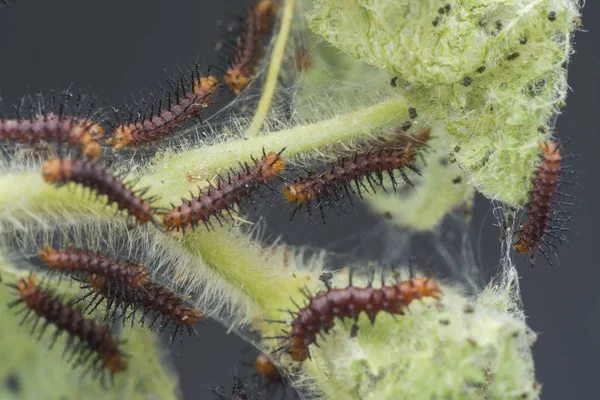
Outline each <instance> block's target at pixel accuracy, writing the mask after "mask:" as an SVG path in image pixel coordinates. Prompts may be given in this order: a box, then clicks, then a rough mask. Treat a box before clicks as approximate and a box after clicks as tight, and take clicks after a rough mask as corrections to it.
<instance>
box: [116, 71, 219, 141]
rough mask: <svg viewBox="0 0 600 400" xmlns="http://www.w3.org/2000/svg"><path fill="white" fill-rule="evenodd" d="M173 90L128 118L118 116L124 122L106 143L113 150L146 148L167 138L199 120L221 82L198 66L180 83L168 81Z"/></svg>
mask: <svg viewBox="0 0 600 400" xmlns="http://www.w3.org/2000/svg"><path fill="white" fill-rule="evenodd" d="M167 83H168V84H169V86H170V88H171V91H168V92H166V93H165V94H164V96H163V98H161V99H155V101H154V104H152V105H151V106H148V105H147V104H146V103H144V102H143V103H142V105H141V106H140V105H138V104H136V106H138V107H137V108H139V109H133V110H132V109H130V108H128V111H129V116H125V114H124V113H123V112H121V115H118V114H117V112H116V110H115V114H116V117H117V119H118V120H121V121H124V122H122V123H119V124H118V125H117V126H115V127H114V130H113V132H112V135H111V137H110V138H109V139H108V140H107V141H106V143H107V144H110V145H113V146H114V149H113V150H114V151H118V150H121V149H123V148H128V147H137V146H140V145H146V144H149V143H151V142H154V141H156V140H159V139H162V138H164V137H166V136H169V135H173V134H175V132H176V131H177V129H179V127H180V126H181V125H182V124H183V123H185V122H186V121H187V120H189V119H193V118H199V117H200V112H201V111H202V110H203V109H204V108H206V107H207V106H208V105H210V104H212V103H213V100H212V97H213V95H214V94H215V92H216V90H217V87H218V84H219V82H218V80H217V78H216V77H214V76H212V75H206V76H202V75H201V74H200V72H199V69H198V66H196V67H195V68H192V69H191V71H190V73H189V76H188V75H186V74H184V73H182V74H181V75H180V77H179V80H178V81H174V80H167Z"/></svg>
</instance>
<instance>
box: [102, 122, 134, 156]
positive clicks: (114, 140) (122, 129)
mask: <svg viewBox="0 0 600 400" xmlns="http://www.w3.org/2000/svg"><path fill="white" fill-rule="evenodd" d="M131 134H132V129H131V128H130V127H129V126H127V125H121V126H118V127H117V128H116V129H115V130H114V131H113V133H112V137H111V138H110V139H108V140H107V141H106V143H107V144H110V145H113V146H114V148H113V151H119V150H121V149H122V148H123V147H127V146H129V144H130V143H131Z"/></svg>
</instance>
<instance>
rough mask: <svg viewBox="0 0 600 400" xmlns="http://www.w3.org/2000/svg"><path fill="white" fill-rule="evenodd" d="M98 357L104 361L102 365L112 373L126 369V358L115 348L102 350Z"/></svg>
mask: <svg viewBox="0 0 600 400" xmlns="http://www.w3.org/2000/svg"><path fill="white" fill-rule="evenodd" d="M100 359H101V360H102V361H103V362H104V366H105V367H106V368H108V370H109V371H110V372H112V373H113V374H116V373H118V372H121V371H124V370H125V369H127V360H126V359H125V358H123V356H122V355H121V353H119V352H118V351H117V350H113V351H104V352H102V353H101V354H100Z"/></svg>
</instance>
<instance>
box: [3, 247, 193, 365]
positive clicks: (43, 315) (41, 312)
mask: <svg viewBox="0 0 600 400" xmlns="http://www.w3.org/2000/svg"><path fill="white" fill-rule="evenodd" d="M40 258H41V260H42V261H43V262H44V264H45V265H46V267H47V268H48V269H49V270H50V272H54V273H60V274H68V275H70V276H72V277H73V278H75V279H80V280H81V279H83V280H85V281H87V282H89V287H90V288H91V290H90V292H89V293H88V294H86V295H85V296H83V297H82V298H80V299H79V300H78V301H77V302H76V303H78V302H79V301H81V300H83V299H85V298H88V297H90V296H93V297H92V301H91V302H90V303H89V305H88V307H86V308H85V309H82V307H80V306H77V305H76V303H65V302H64V301H63V300H62V299H61V298H60V297H58V296H57V295H55V294H54V293H53V291H51V290H49V289H43V288H41V287H40V285H38V284H37V283H36V282H35V281H36V277H35V276H34V275H30V276H29V277H27V278H23V279H20V280H19V281H18V282H17V283H16V284H10V285H9V286H11V287H13V288H15V289H17V291H18V295H19V298H18V299H17V300H15V301H13V302H12V303H10V304H9V306H10V307H14V306H16V305H19V304H24V306H25V309H26V310H27V313H26V315H25V318H24V319H23V322H25V320H27V318H28V316H29V315H30V314H31V313H32V312H33V313H34V314H35V315H36V317H37V318H36V322H35V324H34V325H33V329H32V332H33V330H35V328H36V327H37V324H38V321H39V319H43V320H44V321H45V323H44V325H43V328H42V330H41V332H40V337H41V336H42V335H43V334H44V332H45V331H46V329H47V327H48V326H49V325H54V326H55V327H56V333H55V335H54V340H53V343H52V345H53V344H54V342H55V341H56V339H57V338H58V337H59V336H60V334H61V332H63V331H65V332H67V333H68V335H69V337H70V338H69V341H68V345H72V344H73V341H75V340H77V341H78V344H77V345H76V346H74V347H72V349H71V351H72V352H73V355H74V356H75V355H76V354H77V353H79V357H78V358H77V359H76V361H75V363H76V365H80V364H86V363H87V362H88V361H89V358H90V357H91V356H92V355H95V356H94V358H93V359H92V362H91V363H90V365H89V367H90V368H91V369H93V370H94V371H96V372H98V373H101V374H102V373H103V372H104V370H107V371H109V372H110V373H111V376H112V375H114V374H116V373H119V372H122V371H124V370H125V369H126V368H127V360H126V359H125V357H124V355H123V353H122V352H121V351H120V350H119V348H118V343H117V341H116V340H115V339H114V338H113V337H112V335H111V332H110V329H109V327H108V326H106V325H104V324H103V323H98V322H96V321H95V320H94V319H93V318H88V317H86V316H85V314H86V313H92V312H93V311H94V310H95V308H96V307H98V305H99V304H100V302H102V301H106V303H107V308H106V317H105V322H106V320H107V319H108V317H109V316H110V313H111V310H112V309H113V305H114V310H115V311H116V309H117V308H118V307H119V306H121V308H122V317H123V320H125V319H126V318H131V319H132V323H133V320H134V318H135V314H136V311H137V310H138V309H141V311H142V313H143V315H142V317H141V318H142V321H143V319H144V318H145V316H146V314H147V313H149V312H153V313H154V314H155V318H154V320H153V322H154V321H156V319H157V318H158V317H162V318H163V321H166V323H164V324H163V326H162V328H161V332H162V331H163V330H164V329H165V327H166V326H167V325H168V324H169V323H173V324H174V325H175V329H174V332H173V334H172V336H171V342H173V339H174V338H175V336H176V335H177V333H178V332H179V330H180V329H182V328H187V330H188V332H191V331H192V330H193V324H195V323H196V322H198V321H199V320H200V319H202V318H204V317H205V314H204V313H202V312H201V311H200V310H197V309H195V308H190V307H187V306H185V305H184V304H183V300H182V299H181V298H180V297H179V296H178V295H176V294H175V293H173V292H171V291H169V290H168V289H166V288H165V287H164V286H162V285H159V284H157V283H153V282H151V281H150V280H149V279H148V274H147V270H146V268H145V267H143V266H139V265H137V264H136V263H134V262H131V261H127V262H120V261H116V260H112V259H110V258H107V257H105V256H103V255H102V254H100V253H99V252H94V251H84V250H81V249H74V248H72V247H71V246H69V248H67V249H65V250H55V249H53V248H52V247H50V246H46V247H45V248H44V250H43V251H41V252H40ZM128 310H131V312H130V314H127V311H128ZM113 314H114V313H113ZM194 332H195V331H194Z"/></svg>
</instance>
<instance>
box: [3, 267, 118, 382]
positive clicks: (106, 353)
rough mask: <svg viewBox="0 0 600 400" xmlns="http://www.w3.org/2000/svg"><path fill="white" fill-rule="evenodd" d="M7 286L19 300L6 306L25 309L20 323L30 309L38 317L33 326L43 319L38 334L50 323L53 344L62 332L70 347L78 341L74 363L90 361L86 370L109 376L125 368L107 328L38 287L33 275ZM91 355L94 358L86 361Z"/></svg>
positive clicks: (27, 315) (28, 313) (42, 332)
mask: <svg viewBox="0 0 600 400" xmlns="http://www.w3.org/2000/svg"><path fill="white" fill-rule="evenodd" d="M9 286H11V287H13V288H15V289H17V290H18V292H19V299H17V300H15V301H13V302H11V303H10V304H9V307H15V306H17V305H19V304H24V305H25V307H26V309H27V313H26V314H25V317H24V319H23V322H25V320H27V318H28V317H29V315H30V314H31V312H33V313H34V314H35V315H36V316H37V319H36V323H35V324H34V329H35V327H37V321H38V320H39V319H44V320H45V324H44V325H43V327H42V329H41V333H40V337H41V336H42V335H43V334H44V332H45V331H46V329H47V327H48V326H49V325H50V324H52V325H54V326H55V327H56V333H55V334H54V338H53V341H52V345H54V343H55V342H56V339H58V337H59V336H60V335H61V333H62V332H63V331H65V332H67V334H68V335H69V342H68V343H69V345H71V346H72V345H73V341H74V340H77V341H78V342H79V343H78V344H77V345H75V346H73V347H72V348H71V351H72V352H73V353H74V354H77V353H79V357H78V358H77V359H76V361H75V366H78V365H81V364H85V363H87V362H89V363H90V364H89V366H88V369H92V370H94V371H95V372H98V373H102V372H103V371H104V370H108V371H109V372H110V373H111V375H112V374H116V373H119V372H121V371H124V370H125V369H126V368H127V360H126V359H125V357H124V356H123V354H122V353H121V351H120V350H119V348H118V345H117V341H116V340H115V339H114V338H113V337H112V336H111V333H110V331H109V329H108V328H106V327H105V326H103V325H100V324H98V323H96V322H95V321H93V320H92V319H89V318H86V317H85V316H84V315H83V313H82V312H81V311H80V310H78V309H76V308H75V307H74V306H73V305H71V304H66V303H63V302H62V301H61V299H60V298H59V297H58V296H57V295H55V294H54V293H53V292H52V291H50V290H44V289H41V288H40V287H39V286H38V285H37V284H36V283H35V281H34V277H33V276H29V277H28V278H23V279H21V280H20V281H18V282H17V284H16V285H15V284H12V285H9ZM52 345H51V346H52ZM92 355H93V358H92V359H91V361H89V360H90V356H92Z"/></svg>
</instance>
